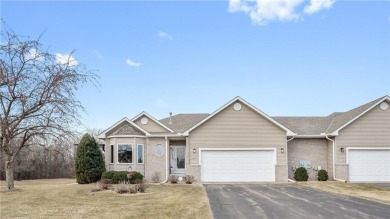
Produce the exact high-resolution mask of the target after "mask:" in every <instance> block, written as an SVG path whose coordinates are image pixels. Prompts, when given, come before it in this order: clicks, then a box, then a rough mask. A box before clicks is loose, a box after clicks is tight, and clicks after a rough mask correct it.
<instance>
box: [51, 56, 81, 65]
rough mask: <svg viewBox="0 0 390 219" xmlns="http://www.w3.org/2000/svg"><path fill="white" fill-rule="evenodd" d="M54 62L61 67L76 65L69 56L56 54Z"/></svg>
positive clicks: (75, 61)
mask: <svg viewBox="0 0 390 219" xmlns="http://www.w3.org/2000/svg"><path fill="white" fill-rule="evenodd" d="M56 61H57V63H60V64H62V65H69V66H74V65H78V62H77V60H76V59H75V58H74V57H73V56H71V55H70V54H61V53H57V54H56Z"/></svg>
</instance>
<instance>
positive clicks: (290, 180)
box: [286, 135, 297, 183]
mask: <svg viewBox="0 0 390 219" xmlns="http://www.w3.org/2000/svg"><path fill="white" fill-rule="evenodd" d="M294 138H295V135H293V137H292V138H290V139H288V140H287V142H286V156H287V159H286V160H287V168H288V142H289V141H291V140H293V139H294ZM289 171H290V170H289ZM287 177H288V174H287ZM287 181H288V182H292V183H297V181H295V180H293V179H290V178H287Z"/></svg>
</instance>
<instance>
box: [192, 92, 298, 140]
mask: <svg viewBox="0 0 390 219" xmlns="http://www.w3.org/2000/svg"><path fill="white" fill-rule="evenodd" d="M236 101H240V102H241V103H242V104H244V105H245V106H247V107H249V108H250V109H251V110H253V111H254V112H256V113H257V114H259V115H260V116H262V117H264V118H265V119H266V120H268V121H270V122H271V123H273V124H274V125H276V126H277V127H279V128H281V129H282V130H284V131H286V132H287V135H288V136H293V135H295V133H294V132H292V131H291V130H289V129H288V128H286V127H285V126H283V125H282V124H280V123H279V122H277V121H275V120H274V119H272V118H271V117H269V116H268V115H267V114H265V113H264V112H262V111H261V110H259V109H257V108H256V107H254V106H253V105H251V104H250V103H248V102H247V101H245V100H244V99H242V98H241V97H236V98H234V99H233V100H231V101H229V102H228V103H226V104H225V105H223V106H222V107H220V108H219V109H217V110H216V111H215V112H213V113H212V114H210V115H209V116H207V117H206V118H204V119H203V120H201V121H200V122H198V123H197V124H195V125H194V126H192V127H191V128H189V129H188V130H186V131H185V132H184V134H185V135H188V134H189V133H190V132H191V131H192V130H194V129H196V128H197V127H199V126H200V125H202V124H203V123H205V122H207V121H208V120H209V119H211V118H213V117H214V116H215V115H217V114H218V113H220V112H221V111H222V110H224V109H226V108H227V107H229V106H230V105H232V104H233V103H235V102H236Z"/></svg>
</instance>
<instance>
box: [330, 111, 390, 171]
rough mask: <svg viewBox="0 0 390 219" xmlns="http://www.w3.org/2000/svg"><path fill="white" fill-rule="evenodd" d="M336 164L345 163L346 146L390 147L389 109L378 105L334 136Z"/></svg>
mask: <svg viewBox="0 0 390 219" xmlns="http://www.w3.org/2000/svg"><path fill="white" fill-rule="evenodd" d="M336 146H337V148H336V164H345V163H346V152H341V151H340V148H341V147H343V148H346V147H390V109H387V110H385V111H383V110H381V109H380V107H379V105H378V106H376V107H374V108H373V109H371V110H370V111H369V112H367V113H366V114H364V115H363V116H361V117H360V118H358V119H357V120H355V121H354V122H352V123H351V124H349V125H348V126H346V127H345V128H344V129H342V130H341V131H340V132H339V136H337V137H336Z"/></svg>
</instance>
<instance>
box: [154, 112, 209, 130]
mask: <svg viewBox="0 0 390 219" xmlns="http://www.w3.org/2000/svg"><path fill="white" fill-rule="evenodd" d="M209 115H210V114H208V113H197V114H177V115H174V116H172V124H169V117H167V118H164V119H161V120H160V122H161V123H162V124H164V125H165V126H167V127H168V128H170V129H172V130H173V131H175V132H185V131H187V130H188V129H189V128H191V127H192V126H194V125H195V124H197V123H198V122H200V121H202V120H203V119H204V118H206V117H207V116H209Z"/></svg>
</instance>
